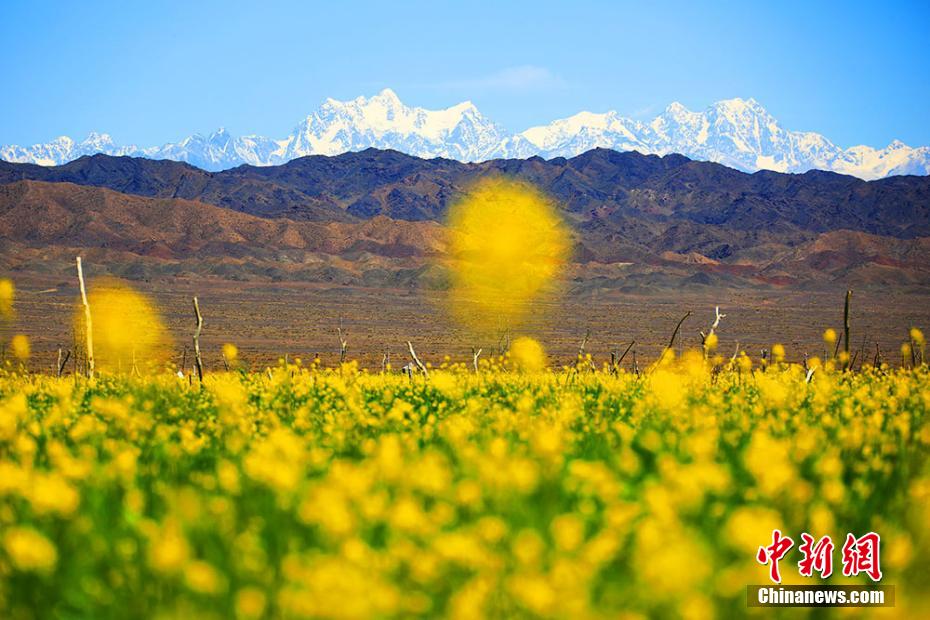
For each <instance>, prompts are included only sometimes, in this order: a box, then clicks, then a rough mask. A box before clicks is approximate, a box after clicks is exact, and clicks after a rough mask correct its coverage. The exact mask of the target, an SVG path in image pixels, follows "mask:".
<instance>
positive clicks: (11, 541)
mask: <svg viewBox="0 0 930 620" xmlns="http://www.w3.org/2000/svg"><path fill="white" fill-rule="evenodd" d="M3 548H4V550H5V551H6V553H7V555H9V557H10V560H11V561H12V563H13V566H14V567H16V568H17V569H19V570H21V571H24V572H36V573H49V572H51V571H52V569H54V568H55V564H56V563H57V562H58V551H57V550H56V549H55V545H54V544H52V542H51V541H50V540H49V539H48V538H46V537H45V536H43V535H42V534H40V533H39V532H37V531H35V530H34V529H32V528H30V527H11V528H10V529H8V530H7V531H6V533H4V535H3Z"/></svg>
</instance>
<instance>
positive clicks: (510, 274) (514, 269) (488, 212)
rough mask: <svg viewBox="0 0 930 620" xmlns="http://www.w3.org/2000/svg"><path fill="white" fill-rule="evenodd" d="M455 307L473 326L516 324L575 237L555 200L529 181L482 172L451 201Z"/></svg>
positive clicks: (558, 269) (553, 275) (550, 283)
mask: <svg viewBox="0 0 930 620" xmlns="http://www.w3.org/2000/svg"><path fill="white" fill-rule="evenodd" d="M448 226H449V231H450V235H451V238H450V243H449V256H450V267H451V273H452V287H451V289H450V303H451V307H452V310H453V313H454V314H455V315H456V316H457V317H458V318H459V319H460V320H461V321H463V322H464V323H465V324H466V325H469V326H471V327H474V328H480V329H488V328H493V327H494V326H496V325H497V324H498V322H500V323H501V324H503V325H505V326H510V327H513V326H514V324H515V323H517V322H519V321H520V319H522V318H523V316H524V315H525V313H526V312H527V310H528V309H529V304H530V303H531V302H532V301H533V300H535V299H536V298H537V297H538V296H539V295H540V294H543V293H545V292H546V291H547V290H550V289H551V288H552V286H553V284H554V283H555V280H556V278H557V277H558V276H559V275H560V273H561V272H562V270H563V268H564V266H565V263H566V261H567V259H568V255H569V251H570V247H571V240H570V237H569V233H568V229H567V227H566V226H565V225H564V224H563V222H562V219H561V217H560V215H559V213H558V210H557V208H556V206H555V204H554V203H553V202H552V201H551V200H550V199H549V198H548V197H546V196H545V195H543V194H542V192H540V191H539V190H538V189H536V188H535V187H533V186H532V185H530V184H529V183H526V182H524V181H517V180H510V179H505V178H493V179H484V180H481V181H479V182H478V183H477V184H476V185H475V186H474V187H472V188H471V190H470V191H468V192H467V193H466V194H465V196H464V198H462V200H460V201H458V202H456V203H454V204H453V205H452V206H451V207H450V208H449V215H448Z"/></svg>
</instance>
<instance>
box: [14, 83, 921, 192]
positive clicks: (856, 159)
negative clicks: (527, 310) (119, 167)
mask: <svg viewBox="0 0 930 620" xmlns="http://www.w3.org/2000/svg"><path fill="white" fill-rule="evenodd" d="M369 147H374V148H382V149H395V150H398V151H402V152H404V153H408V154H410V155H416V156H418V157H447V158H451V159H458V160H460V161H483V160H487V159H492V158H495V157H519V158H526V157H531V156H534V155H539V156H542V157H547V158H548V157H571V156H574V155H578V154H580V153H583V152H585V151H587V150H590V149H592V148H597V147H603V148H611V149H615V150H619V151H629V150H636V151H639V152H641V153H655V154H659V155H665V154H668V153H681V154H683V155H686V156H688V157H691V158H693V159H701V160H708V161H715V162H719V163H722V164H725V165H727V166H731V167H734V168H738V169H740V170H745V171H750V172H752V171H756V170H760V169H768V170H777V171H780V172H804V171H807V170H811V169H822V170H833V171H835V172H840V173H843V174H851V175H855V176H858V177H861V178H864V179H876V178H881V177H885V176H888V175H894V174H922V175H923V174H928V173H930V147H926V146H924V147H917V148H914V147H910V146H908V145H906V144H904V143H903V142H901V141H899V140H895V141H893V142H891V144H889V145H888V146H887V147H885V148H878V149H876V148H873V147H869V146H861V145H860V146H853V147H850V148H847V149H843V148H841V147H838V146H836V145H835V144H833V143H832V142H831V141H830V140H828V139H827V138H825V137H824V136H822V135H820V134H818V133H813V132H800V131H790V130H787V129H785V128H783V127H782V126H781V124H780V123H779V122H778V120H777V119H775V118H774V117H773V116H772V115H771V114H769V113H768V111H766V109H765V108H764V107H763V106H762V105H761V104H760V103H759V102H758V101H756V100H755V99H752V98H748V99H741V98H731V99H724V100H721V101H717V102H715V103H713V104H711V105H710V106H708V107H707V108H705V109H704V110H702V111H692V110H689V109H688V108H687V107H686V106H684V105H683V104H681V103H679V102H677V101H676V102H673V103H671V104H669V105H668V106H667V107H666V108H665V110H663V111H662V112H661V113H660V114H659V115H657V116H656V117H655V118H654V119H653V120H651V121H649V122H641V121H638V120H634V119H631V118H626V117H623V116H621V115H620V114H618V113H617V112H615V111H607V112H588V111H584V112H579V113H577V114H575V115H573V116H569V117H567V118H563V119H559V120H556V121H553V122H551V123H549V124H546V125H539V126H536V127H530V128H529V129H526V130H525V131H522V132H520V133H515V134H510V133H507V132H505V131H504V130H503V129H502V128H501V127H500V126H499V125H497V124H495V123H493V122H492V121H491V120H490V119H488V118H487V117H485V116H483V115H482V114H481V112H479V111H478V108H476V107H475V105H474V104H473V103H472V102H471V101H464V102H462V103H459V104H457V105H453V106H451V107H448V108H444V109H439V110H429V109H426V108H419V107H412V106H408V105H406V104H404V103H403V102H402V101H401V99H400V97H398V95H397V93H395V92H394V91H393V90H391V89H390V88H385V89H383V90H382V91H381V92H379V93H377V94H375V95H373V96H371V97H357V98H355V99H352V100H349V101H339V100H336V99H331V98H330V99H326V100H325V101H324V102H323V104H322V105H321V106H320V107H319V108H318V109H317V110H316V111H315V112H313V113H312V114H310V115H309V116H307V117H306V118H305V119H304V120H302V121H301V122H300V123H298V125H297V126H296V127H295V128H294V131H293V132H292V133H291V134H290V135H289V136H286V137H285V138H281V139H277V140H275V139H271V138H266V137H264V136H256V135H251V136H242V137H236V136H233V135H231V134H230V133H229V132H228V131H227V130H226V129H225V128H223V127H220V128H219V129H217V130H216V131H214V132H213V133H211V134H209V135H208V136H206V137H205V136H203V135H201V134H194V135H192V136H188V137H186V138H184V139H182V140H181V141H179V142H175V143H168V144H164V145H162V146H158V147H148V148H139V147H136V146H132V145H127V146H119V145H118V144H116V143H115V142H114V141H113V138H111V137H110V135H109V134H105V133H96V132H92V133H90V134H89V135H88V136H87V138H85V139H84V140H83V141H81V142H75V141H74V140H72V139H71V138H69V137H67V136H61V137H59V138H56V139H54V140H52V141H50V142H47V143H44V144H36V145H33V146H28V147H22V146H17V145H9V146H0V159H3V160H6V161H12V162H31V163H36V164H40V165H44V166H54V165H60V164H63V163H66V162H68V161H72V160H74V159H77V158H78V157H81V156H83V155H92V154H94V153H106V154H108V155H131V156H135V157H151V158H158V159H174V160H178V161H186V162H188V163H191V164H193V165H195V166H198V167H201V168H205V169H207V170H221V169H225V168H231V167H234V166H238V165H241V164H251V165H255V166H266V165H275V164H281V163H284V162H286V161H289V160H291V159H295V158H297V157H303V156H305V155H337V154H340V153H345V152H347V151H359V150H363V149H366V148H369Z"/></svg>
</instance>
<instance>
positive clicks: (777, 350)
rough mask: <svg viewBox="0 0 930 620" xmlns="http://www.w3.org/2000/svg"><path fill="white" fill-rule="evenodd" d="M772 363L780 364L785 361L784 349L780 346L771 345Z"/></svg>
mask: <svg viewBox="0 0 930 620" xmlns="http://www.w3.org/2000/svg"><path fill="white" fill-rule="evenodd" d="M772 361H773V362H775V363H776V364H781V363H782V362H784V361H785V347H784V345H781V344H774V345H772Z"/></svg>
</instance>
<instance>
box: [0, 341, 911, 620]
mask: <svg viewBox="0 0 930 620" xmlns="http://www.w3.org/2000/svg"><path fill="white" fill-rule="evenodd" d="M671 357H673V356H670V357H669V358H668V359H666V360H665V361H664V362H663V363H662V364H660V365H658V366H655V367H653V368H650V369H648V370H647V371H644V372H643V373H642V374H632V373H627V372H624V371H622V370H621V371H619V372H610V371H608V370H594V369H593V368H588V367H586V366H583V365H579V366H578V367H576V368H569V369H563V370H561V371H548V370H532V369H524V370H522V371H521V370H518V369H515V368H514V367H513V364H512V362H511V360H509V359H508V358H507V357H506V356H505V357H503V358H498V359H495V360H493V361H491V362H485V363H484V364H482V366H481V367H480V368H479V370H478V372H475V371H473V370H472V369H471V368H470V366H471V363H470V362H471V360H469V363H468V367H466V365H465V364H455V363H445V364H442V367H436V368H434V369H433V370H432V371H431V372H430V373H429V376H428V377H426V376H424V375H414V376H413V377H408V376H406V375H402V374H376V373H369V372H366V371H363V370H359V369H358V368H357V367H356V366H355V365H354V364H352V363H348V364H345V365H343V366H342V367H340V368H338V369H323V368H320V367H319V366H317V365H316V364H315V363H309V364H302V363H301V362H300V361H299V360H297V361H296V362H295V363H290V364H285V363H282V364H280V365H279V366H278V367H277V368H273V369H270V370H268V371H267V372H264V373H246V372H235V371H232V372H226V373H213V374H208V375H207V376H206V377H205V380H204V385H203V389H200V387H199V386H198V383H197V381H196V379H194V380H193V382H189V381H188V380H187V379H180V378H178V377H177V376H174V375H168V374H163V375H158V376H155V377H148V378H143V377H135V378H134V377H127V376H123V377H119V376H113V375H110V376H107V375H102V376H98V377H97V378H95V379H93V380H87V379H84V378H74V377H67V378H62V379H56V378H53V377H48V376H40V375H29V374H25V373H22V372H17V371H15V370H12V369H8V370H7V371H3V374H2V375H0V617H3V618H10V619H15V618H95V619H105V618H381V617H383V618H389V617H404V618H412V617H424V618H432V617H451V618H523V617H525V618H531V617H550V618H601V617H610V618H639V617H684V618H714V617H718V618H729V617H739V616H744V615H752V614H751V612H752V611H753V610H752V609H750V608H748V607H747V605H746V586H747V585H749V584H764V583H767V582H768V568H767V567H766V566H763V565H761V564H759V563H757V562H756V561H755V559H754V558H755V553H756V550H757V549H758V548H759V546H760V545H766V544H768V543H769V542H771V537H772V530H773V529H776V528H779V529H781V530H782V531H783V532H786V533H789V534H790V535H792V536H793V537H794V538H795V539H796V540H797V539H798V534H799V533H800V532H804V531H807V532H811V533H812V534H813V535H814V536H816V537H819V536H822V535H826V534H830V535H832V536H833V539H834V540H840V541H841V540H842V537H843V536H844V535H845V533H846V532H865V531H868V530H874V531H876V532H879V533H880V534H881V536H882V548H881V553H882V557H881V562H882V570H883V571H884V575H885V576H884V579H883V581H882V583H884V584H894V585H895V586H896V588H897V602H896V607H895V608H893V609H881V610H858V611H855V610H853V611H852V613H851V614H850V613H846V614H845V615H852V616H854V617H855V616H857V615H883V616H884V615H893V616H895V617H905V618H917V617H928V614H930V594H927V589H926V585H927V576H928V569H930V462H928V455H930V422H928V413H930V374H928V372H927V369H926V367H925V366H924V367H918V368H915V369H890V368H887V367H884V368H866V369H864V370H863V371H862V372H857V373H844V372H841V371H838V370H831V369H830V368H829V365H825V366H823V367H821V368H818V369H817V372H814V373H813V374H812V375H811V376H810V377H809V379H810V380H809V381H808V374H807V373H806V372H805V370H804V369H802V368H801V367H799V366H797V365H788V364H779V363H777V361H776V362H775V363H771V364H769V366H768V367H766V368H762V367H760V366H759V365H758V364H756V365H755V367H753V364H752V361H751V360H749V359H748V358H747V359H741V360H739V362H738V363H734V364H732V365H727V366H726V367H724V368H720V367H717V368H715V369H711V368H709V367H708V364H707V363H706V362H705V361H704V359H703V357H702V356H701V355H700V354H699V353H698V354H689V353H686V354H685V355H684V357H682V358H681V359H671ZM796 562H797V558H796V557H794V556H793V555H792V556H789V557H788V558H787V559H786V560H784V561H783V562H782V574H783V575H784V576H785V583H820V582H819V580H818V579H816V578H802V577H800V576H799V575H798V572H797V568H796V567H795V566H793V565H794V564H796ZM837 573H840V571H837ZM851 582H853V581H851V580H849V579H844V578H843V577H842V576H841V574H840V575H834V576H833V577H831V578H830V583H851ZM855 583H863V582H862V581H859V580H858V579H857V580H856V581H855ZM755 611H760V610H758V609H756V610H755ZM761 611H771V610H761ZM781 611H785V612H792V613H791V615H792V616H794V615H798V613H799V612H800V613H806V611H810V610H796V609H795V610H792V609H785V610H781ZM820 611H821V612H822V611H830V610H820ZM834 611H835V610H834ZM846 611H847V612H849V610H846Z"/></svg>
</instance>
